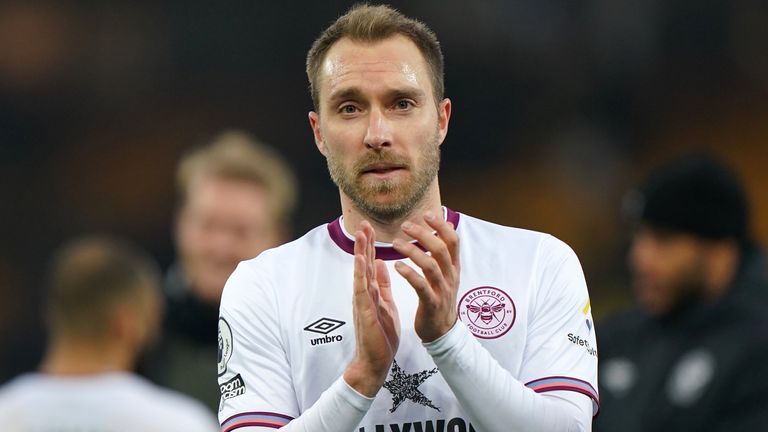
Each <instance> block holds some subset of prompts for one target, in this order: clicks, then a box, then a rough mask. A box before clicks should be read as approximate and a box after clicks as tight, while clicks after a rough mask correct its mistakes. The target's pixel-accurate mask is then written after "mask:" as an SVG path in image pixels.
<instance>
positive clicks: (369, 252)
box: [360, 220, 376, 281]
mask: <svg viewBox="0 0 768 432" xmlns="http://www.w3.org/2000/svg"><path fill="white" fill-rule="evenodd" d="M360 229H361V230H362V231H363V233H365V238H366V244H365V255H366V260H367V261H368V266H369V267H370V273H371V280H372V281H375V280H376V266H375V265H374V263H373V261H374V260H375V259H376V244H375V242H376V232H375V231H374V230H373V227H372V226H371V224H370V223H369V222H368V221H365V220H364V221H362V222H361V223H360Z"/></svg>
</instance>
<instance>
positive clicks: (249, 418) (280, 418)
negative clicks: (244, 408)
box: [221, 411, 293, 432]
mask: <svg viewBox="0 0 768 432" xmlns="http://www.w3.org/2000/svg"><path fill="white" fill-rule="evenodd" d="M291 420H293V417H291V416H287V415H285V414H278V413H273V412H265V411H254V412H244V413H240V414H235V415H233V416H231V417H229V418H228V419H226V420H225V421H224V422H223V423H222V424H221V431H222V432H230V431H233V430H235V429H239V428H241V427H246V426H262V427H268V428H273V429H279V428H281V427H283V426H285V425H287V424H288V423H289V422H290V421H291Z"/></svg>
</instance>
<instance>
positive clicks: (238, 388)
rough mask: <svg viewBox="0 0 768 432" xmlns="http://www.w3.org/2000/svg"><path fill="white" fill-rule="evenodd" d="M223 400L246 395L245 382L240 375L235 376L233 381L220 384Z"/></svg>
mask: <svg viewBox="0 0 768 432" xmlns="http://www.w3.org/2000/svg"><path fill="white" fill-rule="evenodd" d="M219 390H220V391H221V400H227V399H232V398H234V397H238V396H241V395H244V394H245V382H244V381H243V377H241V376H240V374H237V375H235V377H234V378H232V379H231V380H229V381H227V382H225V383H223V384H220V385H219Z"/></svg>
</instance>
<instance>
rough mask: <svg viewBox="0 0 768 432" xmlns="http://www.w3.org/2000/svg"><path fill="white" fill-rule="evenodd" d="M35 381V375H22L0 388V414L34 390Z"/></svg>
mask: <svg viewBox="0 0 768 432" xmlns="http://www.w3.org/2000/svg"><path fill="white" fill-rule="evenodd" d="M37 379H38V378H37V374H23V375H19V376H17V377H16V378H13V379H11V380H10V381H8V382H7V383H5V384H4V385H2V386H0V412H2V411H3V410H4V409H6V408H7V407H8V405H9V404H11V403H14V402H18V401H19V398H20V397H23V396H24V395H25V394H26V393H27V392H28V391H29V390H30V389H33V388H35V382H36V381H37Z"/></svg>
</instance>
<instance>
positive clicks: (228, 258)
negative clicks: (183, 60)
mask: <svg viewBox="0 0 768 432" xmlns="http://www.w3.org/2000/svg"><path fill="white" fill-rule="evenodd" d="M176 180H177V188H178V196H179V204H178V210H177V215H176V226H175V240H176V249H177V252H178V257H179V258H178V260H177V262H176V263H174V264H173V265H172V266H171V267H170V268H169V270H168V271H167V273H166V275H165V282H164V287H163V288H164V293H165V296H166V315H165V319H164V322H163V333H162V341H161V343H160V346H159V348H158V350H157V351H156V352H154V353H152V354H151V355H150V356H149V358H148V360H147V362H146V367H145V370H146V374H147V375H148V376H149V377H150V378H152V379H153V380H155V381H156V382H158V383H159V384H162V385H164V386H167V387H170V388H173V389H175V390H178V391H180V392H182V393H186V394H187V395H189V396H192V397H194V398H197V399H199V400H200V401H202V402H204V403H205V404H206V405H207V406H208V407H209V408H210V409H211V410H212V411H214V412H215V411H216V410H217V409H218V403H219V398H220V393H219V389H218V385H217V383H216V378H217V376H216V364H217V361H216V357H217V351H218V337H217V328H218V317H219V301H220V298H221V292H222V290H223V288H224V283H225V282H226V280H227V278H228V277H229V275H230V274H231V273H232V271H234V269H235V267H236V266H237V264H238V263H239V262H240V261H243V260H246V259H250V258H253V257H255V256H256V255H258V254H259V253H261V252H262V251H264V250H266V249H269V248H272V247H275V246H278V245H280V244H281V243H283V242H284V241H286V240H288V238H289V227H290V220H291V214H292V212H293V209H294V207H295V204H296V198H297V188H296V181H295V178H294V176H293V173H292V171H291V170H290V169H289V168H288V166H287V165H286V164H285V162H284V161H283V160H282V159H281V158H280V157H279V156H278V155H277V154H276V153H275V152H274V151H273V150H272V149H271V148H269V147H267V146H265V145H263V144H261V143H259V142H258V141H256V140H255V139H254V138H252V137H250V136H249V135H247V134H245V133H244V132H241V131H234V130H233V131H225V132H223V133H221V134H220V135H218V136H217V137H216V138H215V139H214V140H213V141H212V143H211V144H210V145H208V146H205V147H202V148H199V149H196V150H194V151H192V152H191V153H189V154H187V155H185V156H184V157H183V158H182V159H181V161H180V162H179V165H178V168H177V173H176Z"/></svg>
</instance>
